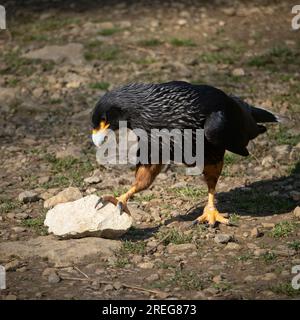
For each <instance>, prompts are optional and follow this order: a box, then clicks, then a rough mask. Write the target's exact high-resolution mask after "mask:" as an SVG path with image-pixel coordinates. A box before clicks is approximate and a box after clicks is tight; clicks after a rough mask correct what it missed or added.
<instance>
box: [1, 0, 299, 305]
mask: <svg viewBox="0 0 300 320" xmlns="http://www.w3.org/2000/svg"><path fill="white" fill-rule="evenodd" d="M16 3H17V2H16V1H9V4H7V12H8V21H7V25H8V28H9V30H8V31H3V30H1V31H0V51H1V55H0V74H1V77H0V111H1V116H0V138H1V144H0V157H1V167H0V176H1V180H0V242H1V244H4V243H7V242H9V241H18V242H20V243H21V244H25V245H26V244H27V245H28V243H27V241H30V240H32V239H34V238H37V237H38V236H45V234H46V230H45V228H44V227H43V220H44V217H45V213H46V210H45V209H44V207H43V204H44V200H45V199H47V198H49V197H50V196H52V195H55V194H57V193H58V192H59V191H61V190H63V189H65V188H67V187H68V186H74V187H78V188H79V189H80V191H81V192H82V193H83V195H86V194H90V193H97V194H98V195H101V194H104V193H114V194H120V193H121V192H122V191H124V190H126V189H128V188H129V186H130V183H131V182H132V180H133V175H134V174H133V170H132V169H130V168H127V167H122V166H118V167H112V168H104V167H100V166H99V165H98V164H97V162H96V158H95V148H94V146H93V145H92V143H91V140H90V137H89V134H90V132H89V130H90V127H89V113H90V111H91V108H92V107H93V105H94V104H95V102H96V101H97V99H98V98H99V96H101V95H102V94H103V93H104V92H105V91H106V90H108V89H111V88H113V87H115V86H118V85H120V84H124V83H128V82H134V81H140V82H162V81H169V80H186V81H189V82H193V83H208V84H211V85H214V86H216V87H219V88H221V89H223V90H224V91H226V92H228V93H234V94H236V95H240V96H241V97H243V98H245V99H246V100H247V101H248V102H250V103H253V104H254V105H258V106H263V107H265V108H268V109H269V110H272V111H274V112H277V113H280V114H284V115H285V116H286V117H287V121H286V122H285V123H284V124H281V125H277V124H276V125H268V132H267V133H266V134H264V135H262V136H260V137H259V138H258V139H256V140H255V141H254V142H253V143H251V145H250V146H249V150H250V151H251V156H249V157H248V158H242V157H240V156H236V155H233V154H230V153H228V154H227V155H226V159H225V160H226V161H225V168H224V170H223V174H222V177H221V179H220V182H219V184H218V191H219V193H218V208H219V210H220V211H221V212H226V213H228V214H229V216H230V218H231V220H232V222H234V224H235V225H236V226H235V227H229V226H220V227H219V228H216V229H209V228H206V227H205V226H198V227H195V228H189V226H190V224H191V222H192V221H193V219H194V218H195V217H197V216H198V215H199V214H201V211H202V209H203V206H204V205H205V201H206V187H205V184H204V182H203V181H202V180H201V178H199V177H194V176H186V175H185V171H184V168H183V167H180V166H171V167H170V168H169V169H168V170H167V171H166V172H163V173H161V174H160V175H159V176H158V178H157V179H156V181H155V183H154V184H153V186H152V187H151V188H150V189H149V190H147V191H145V192H143V193H141V194H139V195H137V196H136V197H135V198H134V199H133V200H132V201H131V202H130V204H129V205H130V208H131V209H132V212H133V215H134V218H135V227H134V228H132V230H130V232H129V233H128V234H127V235H126V237H124V238H122V239H120V240H119V241H120V246H121V249H118V250H117V251H115V253H114V254H111V255H109V256H107V255H103V256H102V255H101V253H99V254H95V253H92V256H91V257H89V259H87V260H86V261H84V260H83V261H82V260H81V261H80V262H78V264H77V265H69V266H60V267H58V266H55V265H54V263H53V261H52V262H51V259H50V260H47V258H45V257H41V256H39V255H38V254H37V255H36V256H35V254H32V257H27V258H26V257H24V256H23V257H20V256H15V257H12V256H10V252H0V264H1V265H6V268H7V289H5V290H2V291H0V299H59V298H60V299H100V298H101V299H112V298H119V299H133V298H136V299H142V298H166V297H170V298H171V297H173V298H178V299H193V298H196V299H251V298H255V299H263V298H267V299H279V298H284V299H290V298H296V299H297V298H299V297H300V293H299V291H297V290H294V289H293V288H292V286H291V280H292V278H293V276H294V275H293V274H292V272H291V270H292V267H293V266H295V265H299V264H300V240H299V235H300V228H299V226H300V224H299V223H300V220H299V210H298V211H297V210H295V211H294V209H295V208H296V207H297V205H299V201H300V180H299V177H300V171H299V150H300V144H299V141H300V130H299V129H300V128H299V120H300V116H299V112H300V105H299V101H300V90H299V88H300V86H299V78H300V74H299V67H300V42H299V36H300V30H299V31H292V30H291V18H292V15H291V8H292V6H293V2H292V1H280V2H279V1H252V2H248V1H234V2H232V1H203V2H201V3H200V2H199V1H185V2H183V1H182V2H178V1H163V2H162V1H151V3H149V2H146V1H139V2H138V3H137V2H134V1H132V2H129V1H128V2H121V3H119V2H108V1H106V2H105V1H103V2H98V3H97V4H95V3H94V2H92V1H88V2H87V1H85V2H83V1H82V2H80V1H78V2H77V1H76V3H75V1H74V2H71V1H61V2H53V3H52V2H51V1H26V4H23V5H21V4H20V3H19V4H18V5H17V4H16ZM4 5H5V3H4ZM70 43H76V44H79V45H75V46H71V47H70V46H68V47H67V48H63V49H61V48H59V47H58V48H57V47H56V48H55V47H54V48H53V47H51V46H53V45H54V46H65V45H67V44H70ZM42 48H44V49H43V50H42V52H41V51H38V53H36V52H35V51H36V50H38V49H42ZM53 50H54V51H55V50H56V51H55V52H56V54H57V55H56V59H55V61H51V60H47V59H48V58H49V52H51V54H50V57H51V56H54V53H53V52H54V51H53ZM33 52H35V54H33ZM36 54H38V57H39V58H38V59H37V58H36V57H37V56H36ZM33 56H34V57H35V59H32V58H30V57H33ZM45 58H47V59H46V60H45ZM95 170H96V171H95ZM94 171H95V174H96V175H98V176H99V180H100V182H98V183H94V184H90V183H89V182H84V179H85V178H87V177H90V176H92V175H93V172H94ZM26 190H32V191H34V192H35V193H36V194H37V195H38V197H39V198H40V200H38V201H34V202H30V201H29V202H28V203H24V202H23V201H20V200H19V198H18V195H19V194H20V193H21V192H23V191H26ZM33 200H36V199H35V198H33ZM297 212H298V214H296V213H297ZM297 216H298V217H297ZM222 234H225V235H224V237H223V238H224V239H225V240H224V239H223V240H224V241H225V242H227V241H228V239H229V238H230V242H228V243H227V244H226V243H223V244H221V243H217V242H218V240H220V238H221V237H220V235H222ZM226 238H227V240H226ZM45 239H47V238H45ZM163 239H164V240H163ZM162 240H163V241H162ZM221 240H222V239H221ZM66 241H68V240H66ZM29 243H31V242H29ZM0 247H1V246H0ZM151 248H152V249H153V248H154V249H153V250H152V251H151V250H150V249H151ZM33 250H34V248H33ZM62 254H63V253H62ZM49 268H50V269H49ZM49 274H50V276H49ZM55 275H58V277H57V276H55ZM136 287H138V289H137V288H136ZM153 290H154V291H153Z"/></svg>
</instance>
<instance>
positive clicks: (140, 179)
mask: <svg viewBox="0 0 300 320" xmlns="http://www.w3.org/2000/svg"><path fill="white" fill-rule="evenodd" d="M161 168H162V165H161V164H147V165H137V167H136V171H135V182H134V184H133V185H132V187H131V188H130V189H129V190H128V191H127V192H126V193H124V194H122V195H121V196H119V197H117V198H115V197H113V196H103V197H102V198H101V199H100V201H101V200H102V201H108V202H111V203H113V204H115V205H116V206H117V207H118V209H119V210H120V212H121V211H125V212H126V213H128V214H130V212H129V210H128V207H127V201H128V200H129V199H130V198H131V197H132V196H133V195H134V194H135V193H137V192H140V191H142V190H145V189H147V188H148V187H150V185H151V184H152V182H153V181H154V179H155V177H156V176H157V175H158V174H159V172H160V171H161ZM100 201H99V202H100ZM97 205H98V203H97ZM97 205H96V207H97Z"/></svg>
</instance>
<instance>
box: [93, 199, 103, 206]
mask: <svg viewBox="0 0 300 320" xmlns="http://www.w3.org/2000/svg"><path fill="white" fill-rule="evenodd" d="M102 201H103V199H102V197H100V198H99V199H98V201H97V203H96V205H95V209H97V207H98V205H99V204H100V203H101V204H102V206H103V203H102ZM102 206H101V207H102ZM98 209H100V208H98Z"/></svg>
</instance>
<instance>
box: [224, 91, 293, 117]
mask: <svg viewBox="0 0 300 320" xmlns="http://www.w3.org/2000/svg"><path fill="white" fill-rule="evenodd" d="M230 97H231V98H232V99H234V100H235V102H237V103H238V105H239V106H240V107H242V108H243V109H245V110H247V111H248V112H250V113H251V115H252V117H253V119H254V120H255V122H256V123H265V122H285V121H286V120H287V118H286V117H284V116H282V115H278V114H275V113H274V112H271V111H268V110H266V109H264V108H258V107H254V106H251V105H250V104H249V103H247V102H246V101H244V100H242V99H241V98H239V97H237V96H234V95H230Z"/></svg>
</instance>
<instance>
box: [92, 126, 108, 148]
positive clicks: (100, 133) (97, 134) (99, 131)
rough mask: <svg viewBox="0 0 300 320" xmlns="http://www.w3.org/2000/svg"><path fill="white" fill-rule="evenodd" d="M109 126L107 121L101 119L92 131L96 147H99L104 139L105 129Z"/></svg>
mask: <svg viewBox="0 0 300 320" xmlns="http://www.w3.org/2000/svg"><path fill="white" fill-rule="evenodd" d="M108 127H109V123H107V122H106V121H104V120H102V121H101V122H100V124H99V126H98V128H96V129H93V131H92V140H93V142H94V144H95V145H96V146H97V147H100V146H101V145H102V143H103V142H104V140H105V136H106V129H107V128H108Z"/></svg>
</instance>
